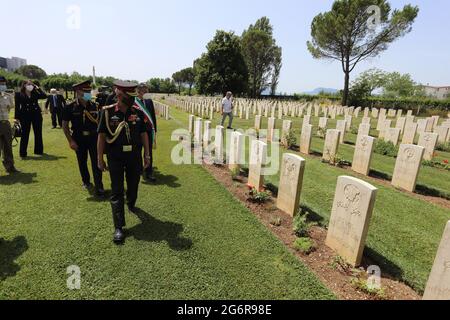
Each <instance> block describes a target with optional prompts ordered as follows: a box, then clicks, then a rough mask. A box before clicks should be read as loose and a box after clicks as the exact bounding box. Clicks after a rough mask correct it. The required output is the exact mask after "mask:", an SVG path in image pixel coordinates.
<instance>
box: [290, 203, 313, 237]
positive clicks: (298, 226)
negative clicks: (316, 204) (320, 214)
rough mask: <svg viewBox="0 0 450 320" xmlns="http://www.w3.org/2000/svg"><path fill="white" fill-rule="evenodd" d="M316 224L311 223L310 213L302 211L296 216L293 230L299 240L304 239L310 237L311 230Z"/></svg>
mask: <svg viewBox="0 0 450 320" xmlns="http://www.w3.org/2000/svg"><path fill="white" fill-rule="evenodd" d="M315 225H316V223H314V222H311V221H309V219H308V213H307V212H305V211H304V210H301V209H300V211H299V212H298V213H297V214H296V215H295V216H294V221H293V229H294V233H295V235H296V236H297V237H299V238H304V237H307V236H308V235H309V230H310V229H311V227H313V226H315Z"/></svg>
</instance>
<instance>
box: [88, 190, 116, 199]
mask: <svg viewBox="0 0 450 320" xmlns="http://www.w3.org/2000/svg"><path fill="white" fill-rule="evenodd" d="M88 192H89V195H90V197H89V198H87V201H88V202H109V199H110V198H111V191H110V190H105V194H104V195H103V196H98V195H96V193H95V190H94V189H89V191H88Z"/></svg>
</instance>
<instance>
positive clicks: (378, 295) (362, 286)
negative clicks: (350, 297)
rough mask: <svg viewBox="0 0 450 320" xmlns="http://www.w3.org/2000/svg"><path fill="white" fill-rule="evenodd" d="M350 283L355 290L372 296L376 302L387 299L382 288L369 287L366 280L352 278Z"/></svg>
mask: <svg viewBox="0 0 450 320" xmlns="http://www.w3.org/2000/svg"><path fill="white" fill-rule="evenodd" d="M351 283H352V285H353V286H354V287H355V288H356V289H358V290H360V291H362V292H364V293H366V294H369V295H371V296H373V297H374V298H375V299H377V300H386V299H387V297H386V293H385V291H384V290H383V288H372V287H370V286H369V285H368V282H367V278H364V277H363V278H359V277H354V278H352V280H351Z"/></svg>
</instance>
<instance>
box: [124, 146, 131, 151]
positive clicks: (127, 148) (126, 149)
mask: <svg viewBox="0 0 450 320" xmlns="http://www.w3.org/2000/svg"><path fill="white" fill-rule="evenodd" d="M131 151H133V146H123V152H131Z"/></svg>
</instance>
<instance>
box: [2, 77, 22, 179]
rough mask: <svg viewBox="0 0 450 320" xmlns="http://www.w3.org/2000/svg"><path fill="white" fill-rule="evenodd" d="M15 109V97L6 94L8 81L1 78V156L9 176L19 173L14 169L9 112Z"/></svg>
mask: <svg viewBox="0 0 450 320" xmlns="http://www.w3.org/2000/svg"><path fill="white" fill-rule="evenodd" d="M13 107H14V99H13V96H12V95H10V94H8V93H6V79H5V77H2V76H0V154H3V165H4V166H5V169H6V172H8V173H9V174H13V173H17V172H18V171H17V169H16V168H15V167H14V157H13V150H12V139H13V138H12V130H11V123H10V122H9V111H10V110H11V109H12V108H13Z"/></svg>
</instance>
